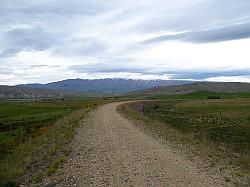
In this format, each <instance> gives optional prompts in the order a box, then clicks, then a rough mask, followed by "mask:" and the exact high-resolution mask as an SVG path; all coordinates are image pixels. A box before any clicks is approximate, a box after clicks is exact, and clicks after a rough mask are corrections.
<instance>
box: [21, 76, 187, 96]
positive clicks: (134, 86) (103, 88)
mask: <svg viewBox="0 0 250 187" xmlns="http://www.w3.org/2000/svg"><path fill="white" fill-rule="evenodd" d="M187 83H191V82H190V81H175V80H132V79H94V80H91V79H68V80H63V81H58V82H52V83H47V84H25V85H18V86H22V87H28V88H42V89H53V90H64V91H77V92H85V93H86V92H102V93H126V92H133V91H137V90H143V89H147V88H153V87H156V86H168V85H181V84H187Z"/></svg>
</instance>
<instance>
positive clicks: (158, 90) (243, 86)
mask: <svg viewBox="0 0 250 187" xmlns="http://www.w3.org/2000/svg"><path fill="white" fill-rule="evenodd" d="M197 91H208V92H219V93H223V92H224V93H236V92H242V93H243V92H248V93H249V92H250V83H240V82H194V83H191V84H185V85H171V86H158V87H154V88H149V89H145V90H140V91H137V92H136V93H144V94H186V93H192V92H197Z"/></svg>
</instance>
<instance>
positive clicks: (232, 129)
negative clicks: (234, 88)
mask: <svg viewBox="0 0 250 187" xmlns="http://www.w3.org/2000/svg"><path fill="white" fill-rule="evenodd" d="M211 95H212V94H211V93H206V94H205V93H202V94H201V93H192V94H187V95H178V98H177V99H176V98H174V99H172V98H171V99H170V98H168V97H165V98H164V99H163V100H151V101H140V102H135V103H131V104H126V105H125V106H123V107H121V109H120V110H121V111H122V112H123V113H124V114H125V115H127V116H129V117H132V118H133V119H137V120H139V121H141V120H142V119H143V120H144V121H145V122H146V124H148V125H146V129H149V131H154V132H156V133H157V134H160V135H162V136H163V137H164V139H168V140H170V141H173V142H175V143H176V144H178V146H179V145H182V148H184V149H186V148H187V147H188V149H189V150H192V151H191V152H192V154H191V157H194V155H200V156H201V155H203V156H202V158H203V159H205V160H206V161H205V162H208V161H207V160H211V161H210V162H211V163H213V164H214V163H217V164H219V163H220V164H221V166H220V167H221V168H220V169H221V170H222V171H223V170H224V167H225V168H226V167H232V168H235V167H237V168H238V169H237V171H236V170H235V175H239V176H243V175H244V176H245V175H246V173H248V172H249V171H250V149H249V145H250V99H248V98H237V99H207V98H208V96H211ZM233 95H235V94H220V95H219V96H220V97H224V98H225V97H227V98H232V97H231V96H233ZM246 95H248V94H241V95H240V97H245V96H246ZM216 96H218V95H217V94H216ZM229 96H230V97H229ZM155 97H156V98H162V96H155ZM190 98H191V99H190ZM158 122H159V123H160V124H162V125H155V124H156V123H158ZM138 123H140V122H138ZM143 126H145V124H143ZM164 126H165V127H164ZM157 136H158V135H157ZM203 162H204V161H203ZM213 164H211V165H213Z"/></svg>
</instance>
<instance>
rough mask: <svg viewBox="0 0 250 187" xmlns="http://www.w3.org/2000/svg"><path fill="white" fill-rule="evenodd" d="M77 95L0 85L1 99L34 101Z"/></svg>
mask: <svg viewBox="0 0 250 187" xmlns="http://www.w3.org/2000/svg"><path fill="white" fill-rule="evenodd" d="M73 95H75V93H70V92H63V91H58V90H48V89H36V88H25V87H17V86H2V85H0V99H34V98H52V97H53V98H54V97H67V96H73Z"/></svg>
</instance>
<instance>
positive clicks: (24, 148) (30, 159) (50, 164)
mask: <svg viewBox="0 0 250 187" xmlns="http://www.w3.org/2000/svg"><path fill="white" fill-rule="evenodd" d="M102 102H103V101H100V100H98V99H87V100H86V99H85V100H81V99H68V100H58V99H56V100H50V101H48V100H45V101H11V102H10V101H5V102H1V103H0V129H1V130H0V159H1V160H0V168H1V170H0V185H15V184H17V183H19V182H20V180H21V181H24V182H25V183H26V182H28V181H33V180H35V181H39V180H41V179H42V178H43V177H44V176H46V175H49V174H51V173H54V172H55V171H56V169H57V167H58V165H59V163H60V162H61V161H62V160H65V157H66V156H67V154H68V149H67V148H66V147H65V146H66V145H67V144H68V143H69V140H70V139H71V138H73V136H74V129H75V127H76V126H77V124H78V122H79V121H80V119H82V118H83V117H84V116H85V115H86V114H87V112H88V111H90V110H92V109H94V108H95V107H96V106H98V105H99V104H101V103H102ZM59 161H60V162H59ZM39 167H42V168H43V169H41V168H39ZM27 173H32V177H31V176H25V175H27Z"/></svg>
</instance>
